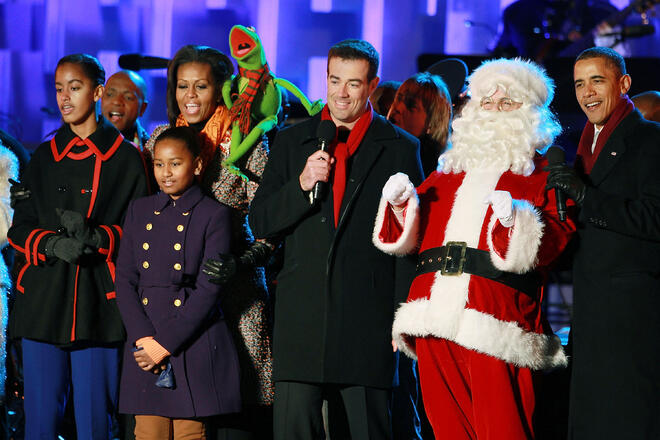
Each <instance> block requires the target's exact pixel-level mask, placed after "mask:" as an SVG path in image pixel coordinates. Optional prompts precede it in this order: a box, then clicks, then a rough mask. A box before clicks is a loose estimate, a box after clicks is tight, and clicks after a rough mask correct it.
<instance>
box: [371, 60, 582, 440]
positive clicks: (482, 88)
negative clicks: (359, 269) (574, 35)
mask: <svg viewBox="0 0 660 440" xmlns="http://www.w3.org/2000/svg"><path fill="white" fill-rule="evenodd" d="M469 84H470V85H469V87H470V91H471V95H472V99H471V100H470V101H469V102H468V103H467V104H466V105H465V107H464V108H463V111H462V113H461V115H460V117H458V118H456V119H455V120H454V122H453V123H452V128H453V133H452V136H451V146H450V147H449V149H448V150H447V151H446V152H445V153H443V154H442V155H441V156H440V161H439V165H438V170H437V171H435V172H433V173H432V174H431V175H430V176H429V177H428V178H427V179H426V180H425V181H424V183H423V184H422V185H420V186H419V187H418V188H416V189H415V187H414V186H413V184H412V183H410V181H409V180H408V177H407V176H405V175H404V174H400V173H399V174H397V175H394V176H392V177H391V178H390V180H389V181H388V182H387V183H386V184H385V187H384V188H383V198H382V199H381V204H380V210H379V214H378V217H377V220H376V230H375V231H374V234H373V238H374V243H375V244H376V246H377V247H379V248H380V249H382V250H383V251H385V252H388V253H393V254H397V255H405V254H409V253H418V254H419V255H418V264H417V277H416V278H415V280H414V281H413V283H412V286H411V288H410V292H409V295H408V301H407V302H406V303H405V304H403V305H401V306H400V307H399V309H398V311H397V312H396V317H395V320H394V324H393V330H392V332H393V338H394V342H395V343H396V345H397V347H398V348H399V349H400V350H401V351H403V352H404V353H405V354H407V355H408V356H411V357H416V358H417V359H418V363H419V371H420V380H421V385H422V397H423V400H424V407H425V409H426V413H427V415H428V418H429V421H430V422H431V426H432V427H433V431H434V433H435V436H436V437H437V438H451V439H453V440H464V439H465V440H467V439H482V438H484V439H485V438H503V439H504V438H506V439H508V440H526V439H530V438H535V436H534V428H533V426H532V415H533V413H534V409H535V394H534V389H533V382H534V377H535V376H536V375H537V374H538V371H540V370H545V369H552V368H556V367H563V366H566V364H567V359H566V355H565V354H564V351H563V349H562V346H561V343H560V341H559V338H557V337H556V336H555V335H553V334H552V332H551V331H550V330H549V328H550V326H549V325H548V323H547V321H546V319H545V317H544V316H543V315H542V314H541V299H542V298H541V292H542V289H541V286H542V283H543V273H544V271H545V269H546V268H547V266H548V265H549V264H550V263H551V262H552V261H553V260H554V259H555V258H556V257H557V256H558V255H559V253H560V252H561V251H562V249H563V248H564V246H565V245H566V243H567V242H568V240H569V239H570V236H571V235H572V233H573V231H574V229H575V227H574V224H573V223H572V222H571V221H570V219H569V220H567V221H565V222H561V221H560V220H559V218H558V214H557V206H556V200H555V198H554V193H547V192H546V190H545V183H546V182H545V180H546V176H547V173H546V172H545V171H543V168H544V166H545V159H544V158H543V156H542V155H541V154H540V152H541V151H543V150H544V149H545V147H547V146H549V145H551V144H552V142H553V140H554V138H555V136H556V135H557V134H558V133H559V132H560V131H561V129H560V127H559V124H558V123H557V122H556V119H555V117H554V115H553V114H552V113H551V112H550V110H549V108H548V106H549V104H550V102H551V101H552V97H553V94H554V84H553V82H552V80H551V79H550V78H548V76H547V75H546V74H545V72H544V71H543V70H542V69H541V68H539V67H538V66H537V65H535V64H533V63H531V62H526V61H521V60H507V59H499V60H494V61H488V62H486V63H484V64H483V65H482V66H481V67H479V68H478V69H477V70H476V71H475V72H474V73H473V74H472V75H471V76H470V78H469Z"/></svg>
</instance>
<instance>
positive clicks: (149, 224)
mask: <svg viewBox="0 0 660 440" xmlns="http://www.w3.org/2000/svg"><path fill="white" fill-rule="evenodd" d="M153 227H154V225H152V224H151V223H147V231H151V228H153Z"/></svg>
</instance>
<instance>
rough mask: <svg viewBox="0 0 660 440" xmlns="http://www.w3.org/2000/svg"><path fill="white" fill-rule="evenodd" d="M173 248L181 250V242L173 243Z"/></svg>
mask: <svg viewBox="0 0 660 440" xmlns="http://www.w3.org/2000/svg"><path fill="white" fill-rule="evenodd" d="M174 250H175V251H180V250H181V243H174Z"/></svg>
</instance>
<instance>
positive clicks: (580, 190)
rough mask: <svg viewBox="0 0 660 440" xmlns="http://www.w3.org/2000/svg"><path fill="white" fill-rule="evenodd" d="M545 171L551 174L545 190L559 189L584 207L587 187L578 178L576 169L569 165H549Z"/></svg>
mask: <svg viewBox="0 0 660 440" xmlns="http://www.w3.org/2000/svg"><path fill="white" fill-rule="evenodd" d="M543 170H544V171H548V172H549V173H550V174H548V180H547V181H546V185H545V189H552V188H555V189H559V190H561V191H562V192H563V193H564V194H566V196H567V197H570V198H571V199H573V200H574V201H575V203H576V204H577V205H578V206H582V202H584V195H585V193H586V192H587V185H586V184H585V183H584V181H583V180H582V179H581V178H580V176H578V174H577V171H575V169H574V168H572V167H569V166H568V165H549V166H547V167H545V168H543Z"/></svg>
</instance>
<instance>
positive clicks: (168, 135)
mask: <svg viewBox="0 0 660 440" xmlns="http://www.w3.org/2000/svg"><path fill="white" fill-rule="evenodd" d="M165 139H172V140H177V141H181V142H183V143H184V144H185V146H186V148H187V149H188V151H190V153H191V154H192V156H193V159H197V158H198V157H199V155H200V154H201V153H202V147H201V146H200V145H199V135H198V134H197V132H196V131H195V130H194V129H192V128H190V127H186V126H181V127H170V128H168V129H166V130H165V131H163V132H162V133H161V134H159V135H158V137H157V138H156V142H154V154H155V153H156V145H158V143H159V142H160V141H163V140H165Z"/></svg>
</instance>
